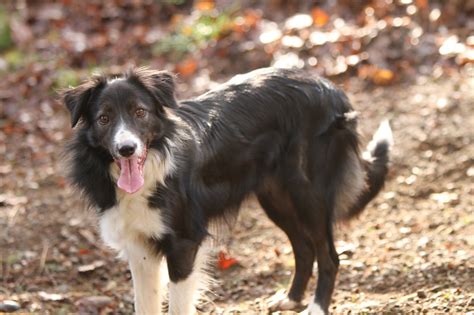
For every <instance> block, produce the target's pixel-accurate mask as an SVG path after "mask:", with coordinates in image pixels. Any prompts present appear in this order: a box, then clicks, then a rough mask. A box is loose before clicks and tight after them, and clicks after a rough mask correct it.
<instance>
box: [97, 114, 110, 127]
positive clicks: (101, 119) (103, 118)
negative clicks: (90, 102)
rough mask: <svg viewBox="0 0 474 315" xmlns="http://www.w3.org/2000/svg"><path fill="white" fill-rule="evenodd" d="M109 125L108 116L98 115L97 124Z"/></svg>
mask: <svg viewBox="0 0 474 315" xmlns="http://www.w3.org/2000/svg"><path fill="white" fill-rule="evenodd" d="M108 123H109V116H107V115H100V116H99V124H101V125H107V124H108Z"/></svg>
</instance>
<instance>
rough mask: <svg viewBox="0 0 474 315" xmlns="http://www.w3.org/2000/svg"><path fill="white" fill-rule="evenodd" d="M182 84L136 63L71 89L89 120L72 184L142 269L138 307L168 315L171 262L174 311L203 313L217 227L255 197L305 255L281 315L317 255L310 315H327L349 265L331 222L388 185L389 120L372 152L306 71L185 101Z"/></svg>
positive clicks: (134, 269) (135, 272) (251, 79)
mask: <svg viewBox="0 0 474 315" xmlns="http://www.w3.org/2000/svg"><path fill="white" fill-rule="evenodd" d="M174 90H175V84H174V78H173V75H172V74H170V73H168V72H165V71H154V70H149V69H145V68H138V69H133V70H130V71H128V72H126V73H124V74H121V75H118V76H106V75H101V76H95V77H93V78H91V79H90V80H89V81H87V82H85V83H83V84H82V85H79V86H78V87H76V88H70V89H68V90H66V91H65V92H64V103H65V105H66V107H67V109H68V110H69V111H70V113H71V120H72V126H73V127H75V126H76V125H78V127H77V128H76V129H77V130H76V132H75V134H74V137H73V139H72V140H71V142H70V144H69V145H68V147H67V149H68V152H69V153H70V155H71V159H70V161H69V163H70V178H71V181H72V182H73V184H74V185H75V186H76V187H77V188H78V189H79V190H80V191H81V192H82V193H83V196H84V197H85V199H86V200H87V201H88V202H89V204H90V206H92V207H94V208H96V209H97V211H98V216H99V220H100V231H101V236H102V238H103V240H104V241H105V243H106V244H108V245H109V246H110V247H112V248H114V249H115V250H117V251H118V252H119V253H120V255H121V256H122V257H123V258H124V259H126V260H127V261H128V263H129V265H130V270H131V273H132V280H133V286H134V294H135V311H136V312H137V313H138V314H159V313H160V311H161V304H162V296H161V295H162V294H161V293H162V291H163V290H162V288H161V287H160V283H161V281H160V277H161V276H162V275H160V263H161V261H162V260H163V259H165V260H166V263H167V266H168V276H169V280H170V283H169V288H168V291H169V302H168V309H169V313H170V314H192V313H193V312H195V311H196V309H195V304H196V302H197V299H198V298H199V292H201V289H202V283H203V281H202V280H203V269H204V268H205V265H206V259H205V257H206V255H205V248H206V246H203V242H204V241H205V240H206V239H207V238H209V237H210V233H209V232H208V227H209V224H210V223H211V222H213V221H214V220H219V219H221V220H222V219H225V217H226V216H236V214H237V212H238V210H239V206H240V204H241V202H242V201H243V200H244V199H246V198H247V197H248V196H249V195H255V196H256V197H257V199H258V201H259V202H260V204H261V206H262V208H263V210H264V211H265V213H266V214H267V215H268V217H269V218H270V219H271V220H272V221H273V222H275V224H276V225H277V226H278V227H280V228H281V229H282V230H283V231H284V232H285V233H286V234H287V236H288V238H289V240H290V242H291V245H292V247H293V252H294V257H295V261H296V263H295V266H296V268H295V269H296V270H295V273H294V278H293V281H292V284H291V287H290V288H289V290H288V294H287V296H286V297H285V298H284V299H280V300H279V301H276V302H275V303H274V305H272V306H271V309H272V310H289V309H301V308H302V306H301V300H302V298H303V296H304V293H305V289H306V286H307V284H308V280H309V278H310V276H311V274H312V269H313V263H314V261H315V260H316V261H317V263H318V281H317V288H316V292H315V295H314V297H313V299H312V301H311V303H310V305H309V306H308V307H307V309H306V311H307V312H308V313H309V314H327V313H328V308H329V304H330V301H331V295H332V293H333V289H334V283H335V279H336V273H337V271H338V265H339V261H338V254H337V252H336V249H335V247H334V237H333V225H334V223H336V222H337V221H340V220H348V219H350V218H352V217H354V216H356V215H357V214H359V213H360V212H361V211H362V210H363V209H364V207H365V206H366V205H367V203H368V202H369V201H370V200H371V199H373V198H374V197H375V195H376V194H377V193H378V192H379V191H380V189H381V188H382V186H383V183H384V181H385V177H386V174H387V171H388V163H389V151H390V147H391V144H392V141H393V140H392V134H391V130H390V127H389V124H388V122H384V123H382V124H381V126H380V127H379V130H378V132H376V134H375V136H374V138H373V140H372V141H371V143H369V146H368V148H367V152H366V154H365V155H362V154H361V152H360V147H359V137H358V134H357V126H356V125H357V118H356V115H355V112H354V111H353V109H352V107H351V105H350V103H349V101H348V99H347V97H346V96H345V94H344V93H343V92H342V91H340V90H338V89H337V88H336V87H335V86H334V85H332V84H331V83H330V82H329V81H327V80H325V79H322V78H319V77H312V76H309V75H307V74H305V73H303V72H301V71H298V70H288V69H286V70H285V69H273V68H265V69H259V70H255V71H253V72H250V73H247V74H243V75H237V76H235V77H234V78H232V79H231V80H230V81H229V82H227V83H225V84H223V85H221V86H220V87H218V88H216V89H214V90H211V91H209V92H207V93H205V94H203V95H201V96H199V97H197V98H195V99H192V100H187V101H181V102H179V103H178V102H177V101H176V99H175V96H174V94H175V93H174V92H175V91H174Z"/></svg>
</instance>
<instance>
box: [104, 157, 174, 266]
mask: <svg viewBox="0 0 474 315" xmlns="http://www.w3.org/2000/svg"><path fill="white" fill-rule="evenodd" d="M171 171H172V161H171V157H170V156H169V155H167V156H165V157H162V156H160V155H159V154H158V153H157V152H155V151H153V150H150V152H149V153H148V157H147V160H146V162H145V167H144V173H145V183H144V185H143V187H142V188H141V189H140V190H139V191H137V192H136V193H134V194H127V193H125V192H123V191H121V190H120V189H118V188H117V190H116V193H117V205H116V206H115V207H113V208H111V209H108V210H106V211H105V213H103V214H102V215H101V217H100V232H101V236H102V239H103V240H104V242H105V243H106V244H107V245H108V246H110V247H112V248H113V249H115V250H117V251H118V252H119V254H120V256H121V257H123V258H126V257H127V254H129V253H130V252H131V251H133V250H134V249H135V247H136V246H137V245H139V244H143V242H144V241H146V240H147V239H150V238H152V237H153V238H156V239H159V238H161V237H162V235H163V234H165V233H166V232H167V228H166V223H165V220H164V218H163V213H162V211H161V210H160V209H156V208H153V209H151V208H150V207H149V206H148V197H149V196H150V194H152V193H153V190H154V189H155V187H156V184H157V183H158V182H161V183H163V182H164V178H165V177H166V175H167V174H169V173H170V172H171ZM110 173H111V175H112V178H114V180H116V179H117V178H118V174H119V169H118V166H117V165H115V163H113V164H112V165H111V169H110Z"/></svg>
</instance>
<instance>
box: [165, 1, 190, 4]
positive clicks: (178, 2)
mask: <svg viewBox="0 0 474 315" xmlns="http://www.w3.org/2000/svg"><path fill="white" fill-rule="evenodd" d="M185 2H186V0H165V3H166V4H171V5H181V4H184V3H185Z"/></svg>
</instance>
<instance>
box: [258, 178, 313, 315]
mask: <svg viewBox="0 0 474 315" xmlns="http://www.w3.org/2000/svg"><path fill="white" fill-rule="evenodd" d="M257 197H258V200H259V202H260V204H261V206H262V208H263V209H264V210H265V212H266V214H267V215H268V217H269V218H270V219H271V220H272V221H273V222H275V224H276V225H277V226H278V227H280V228H281V229H282V230H283V231H284V232H285V233H286V235H287V236H288V238H289V240H290V242H291V246H292V247H293V255H294V258H295V274H294V277H293V280H292V283H291V287H290V289H289V291H288V294H287V296H286V297H281V298H277V299H276V300H275V301H273V302H271V304H270V310H271V311H277V310H281V311H282V310H298V311H299V310H301V309H303V306H302V304H301V300H302V299H303V296H304V292H305V289H306V286H307V284H308V281H309V278H310V277H311V274H312V269H313V263H314V257H315V251H314V247H313V243H312V240H311V238H309V237H308V235H306V234H305V233H304V232H303V231H302V230H301V229H300V227H301V224H300V222H299V219H298V217H297V213H296V211H295V209H294V206H293V203H292V202H291V198H290V196H289V195H288V193H286V192H285V191H283V190H282V188H281V187H280V186H278V184H276V183H275V182H273V183H269V184H267V185H265V188H264V189H263V190H262V191H260V192H258V193H257Z"/></svg>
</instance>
